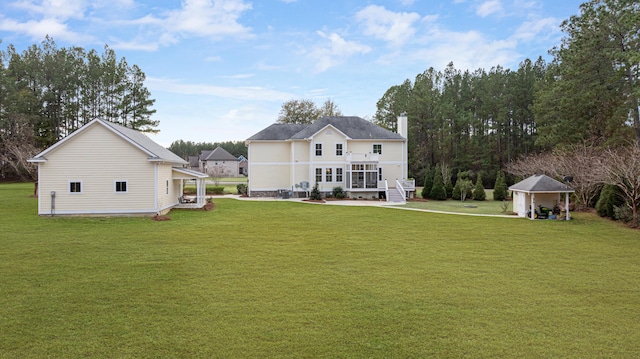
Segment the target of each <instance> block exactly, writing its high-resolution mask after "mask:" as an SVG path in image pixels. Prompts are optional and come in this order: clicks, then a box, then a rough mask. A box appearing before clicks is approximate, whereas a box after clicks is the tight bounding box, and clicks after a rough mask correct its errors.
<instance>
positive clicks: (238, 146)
mask: <svg viewBox="0 0 640 359" xmlns="http://www.w3.org/2000/svg"><path fill="white" fill-rule="evenodd" d="M218 147H222V148H223V149H225V150H226V151H227V152H229V153H230V154H232V155H234V156H235V157H240V155H242V156H244V157H245V158H247V146H245V144H244V141H223V142H193V141H184V140H177V141H173V142H172V143H171V145H170V146H169V150H170V151H171V152H173V153H175V154H176V155H178V156H180V157H182V158H184V159H185V160H186V159H187V158H189V156H199V155H200V152H202V151H203V150H214V149H216V148H218Z"/></svg>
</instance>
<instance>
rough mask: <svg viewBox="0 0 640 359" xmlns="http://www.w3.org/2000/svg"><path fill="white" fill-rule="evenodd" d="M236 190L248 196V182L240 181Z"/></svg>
mask: <svg viewBox="0 0 640 359" xmlns="http://www.w3.org/2000/svg"><path fill="white" fill-rule="evenodd" d="M236 190H238V194H239V195H241V196H246V195H247V193H248V192H247V191H248V187H247V185H246V184H244V183H239V184H238V185H237V186H236Z"/></svg>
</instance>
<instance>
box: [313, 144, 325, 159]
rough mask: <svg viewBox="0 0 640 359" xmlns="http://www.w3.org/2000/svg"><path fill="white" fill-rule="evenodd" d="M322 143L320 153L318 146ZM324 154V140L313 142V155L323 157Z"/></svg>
mask: <svg viewBox="0 0 640 359" xmlns="http://www.w3.org/2000/svg"><path fill="white" fill-rule="evenodd" d="M318 145H320V154H318V148H317V147H316V146H318ZM323 154H324V144H323V143H322V142H314V143H313V157H322V155H323Z"/></svg>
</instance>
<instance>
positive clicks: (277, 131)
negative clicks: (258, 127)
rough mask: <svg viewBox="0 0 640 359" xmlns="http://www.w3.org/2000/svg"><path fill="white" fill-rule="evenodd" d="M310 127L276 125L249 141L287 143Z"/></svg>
mask: <svg viewBox="0 0 640 359" xmlns="http://www.w3.org/2000/svg"><path fill="white" fill-rule="evenodd" d="M307 126H309V125H306V124H305V125H303V124H297V123H274V124H273V125H271V126H269V127H267V128H265V129H264V130H262V131H260V132H258V133H256V134H255V135H253V136H251V137H249V138H248V139H247V141H285V140H288V139H290V138H291V137H292V136H293V135H295V134H296V133H298V132H300V131H302V130H303V129H304V128H305V127H307Z"/></svg>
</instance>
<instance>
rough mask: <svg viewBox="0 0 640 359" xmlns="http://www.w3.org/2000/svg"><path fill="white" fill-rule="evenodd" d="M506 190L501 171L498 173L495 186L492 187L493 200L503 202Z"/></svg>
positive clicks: (505, 182)
mask: <svg viewBox="0 0 640 359" xmlns="http://www.w3.org/2000/svg"><path fill="white" fill-rule="evenodd" d="M507 190H508V188H507V181H506V179H505V178H504V173H503V172H502V171H498V176H497V177H496V184H495V185H494V186H493V200H494V201H504V200H505V199H506V198H507Z"/></svg>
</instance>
